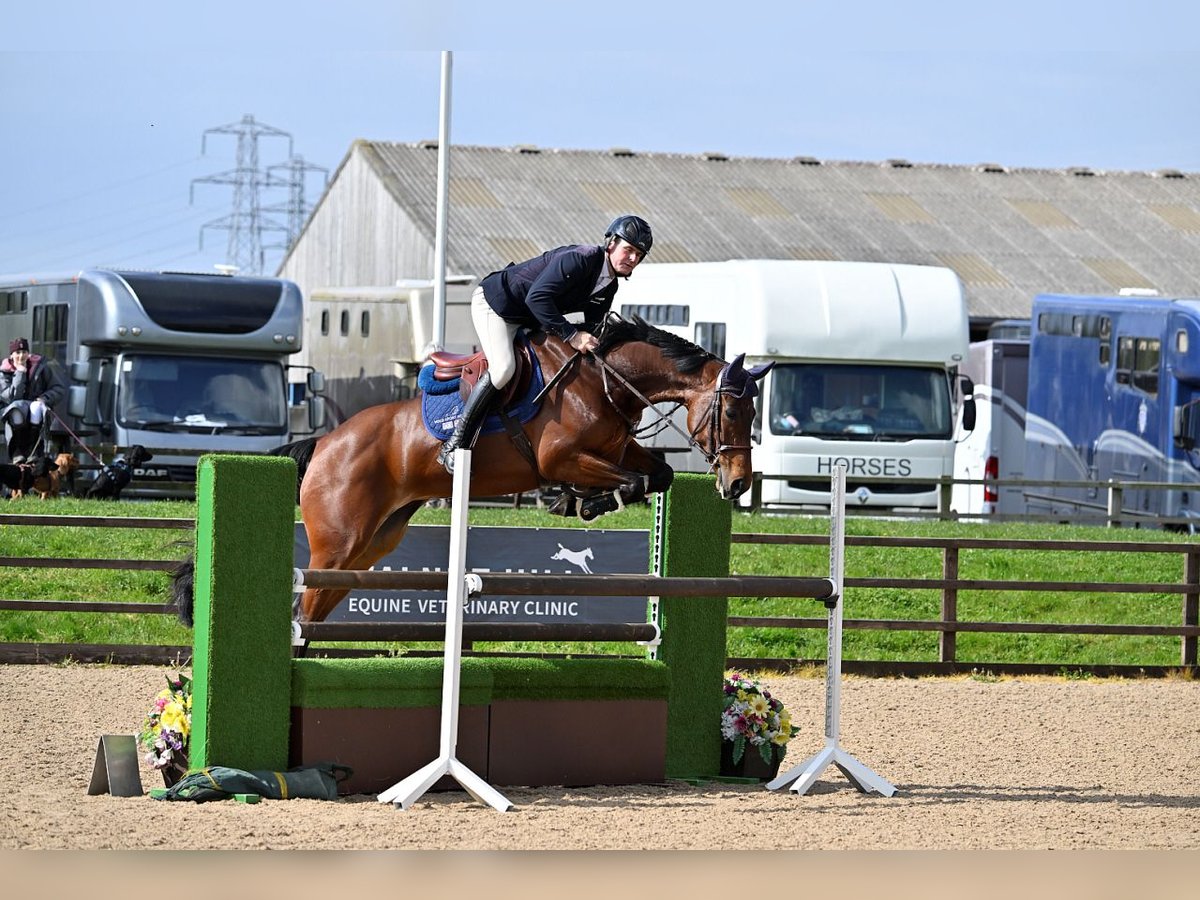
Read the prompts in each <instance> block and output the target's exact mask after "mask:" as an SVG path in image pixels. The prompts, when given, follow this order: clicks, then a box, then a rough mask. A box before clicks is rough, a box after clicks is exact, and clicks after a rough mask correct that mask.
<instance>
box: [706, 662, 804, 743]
mask: <svg viewBox="0 0 1200 900" xmlns="http://www.w3.org/2000/svg"><path fill="white" fill-rule="evenodd" d="M724 692H725V708H724V710H723V711H722V712H721V737H722V738H724V739H725V740H727V741H730V742H732V743H733V762H734V765H736V764H737V763H739V762H740V761H741V759H742V755H743V754H744V753H745V752H746V743H747V742H749V743H750V744H751V746H754V747H757V748H758V753H759V755H760V756H761V757H762V758H763V762H765V763H766V764H767V765H771V763H772V762H773V756H774V755H775V753H776V752H778V755H779V757H780V758H782V757H783V754H784V753H785V752H786V751H787V747H786V745H787V742H788V741H790V740H791V739H792V738H793V737H794V736H795V735H796V733H797V732H798V731H799V730H800V729H799V728H797V727H795V726H794V725H792V717H791V716H790V715H789V714H788V711H787V710H786V709H784V708H783V702H782V701H780V700H778V699H776V698H775V697H772V696H771V692H770V691H764V690H763V689H762V688H761V687H759V684H758V682H757V681H752V680H751V679H749V678H747V677H746V676H745V675H741V674H739V673H737V672H734V673H732V674H731V675H729V677H727V678H726V679H725V688H724Z"/></svg>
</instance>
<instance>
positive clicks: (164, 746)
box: [138, 674, 192, 772]
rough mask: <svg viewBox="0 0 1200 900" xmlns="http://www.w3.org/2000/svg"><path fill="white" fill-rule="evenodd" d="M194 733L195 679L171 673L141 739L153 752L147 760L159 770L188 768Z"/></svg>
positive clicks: (145, 746) (140, 736)
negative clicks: (189, 741)
mask: <svg viewBox="0 0 1200 900" xmlns="http://www.w3.org/2000/svg"><path fill="white" fill-rule="evenodd" d="M191 733H192V679H191V678H189V677H188V676H187V675H183V674H180V675H176V676H175V677H174V678H172V677H171V676H170V675H168V676H167V687H166V688H165V689H164V690H161V691H159V692H158V696H157V697H155V698H154V706H153V708H152V709H151V710H150V712H148V713H147V714H146V720H145V722H143V723H142V732H141V734H140V735H139V736H138V741H139V743H140V744H141V745H142V747H143V748H144V749H145V750H147V751H149V752H148V753H147V754H146V762H148V763H150V765H151V766H153V767H154V768H156V769H164V770H175V771H177V772H182V771H184V770H185V769H187V754H188V738H189V737H191Z"/></svg>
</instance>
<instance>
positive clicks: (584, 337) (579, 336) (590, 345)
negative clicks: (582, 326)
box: [567, 331, 600, 353]
mask: <svg viewBox="0 0 1200 900" xmlns="http://www.w3.org/2000/svg"><path fill="white" fill-rule="evenodd" d="M567 343H568V344H570V345H571V346H572V347H574V348H575V349H576V350H578V351H580V352H581V353H591V352H592V351H593V350H595V349H596V348H597V347H598V346H600V342H599V341H598V340H596V336H595V335H594V334H590V333H589V332H586V331H577V332H575V333H574V334H573V335H571V337H570V339H569V340H568V341H567Z"/></svg>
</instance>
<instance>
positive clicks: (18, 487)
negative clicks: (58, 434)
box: [0, 456, 55, 500]
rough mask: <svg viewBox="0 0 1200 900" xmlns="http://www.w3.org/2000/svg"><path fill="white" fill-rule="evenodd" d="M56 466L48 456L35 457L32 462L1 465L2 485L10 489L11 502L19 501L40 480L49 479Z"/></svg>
mask: <svg viewBox="0 0 1200 900" xmlns="http://www.w3.org/2000/svg"><path fill="white" fill-rule="evenodd" d="M54 469H55V465H54V463H52V462H51V461H50V457H48V456H35V457H34V458H33V459H32V460H31V461H30V462H23V463H17V464H15V465H9V464H0V484H3V485H4V486H5V487H6V488H8V491H9V493H8V497H9V499H10V500H18V499H20V498H21V497H23V496H25V493H26V492H27V491H29V490H31V489H32V488H33V487H34V484H35V483H37V482H38V481H39V480H44V479H46V478H48V477H49V475H50V473H51V472H52V471H54Z"/></svg>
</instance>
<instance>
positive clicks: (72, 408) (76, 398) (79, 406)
mask: <svg viewBox="0 0 1200 900" xmlns="http://www.w3.org/2000/svg"><path fill="white" fill-rule="evenodd" d="M77 365H78V364H77ZM71 377H72V378H75V370H74V368H72V369H71ZM84 377H85V379H86V374H85V376H84ZM76 380H79V379H76ZM86 411H87V386H86V385H82V384H73V385H71V386H70V387H69V388H67V412H69V413H70V414H71V415H73V416H74V417H75V418H77V419H82V418H83V414H84V413H85V412H86Z"/></svg>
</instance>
